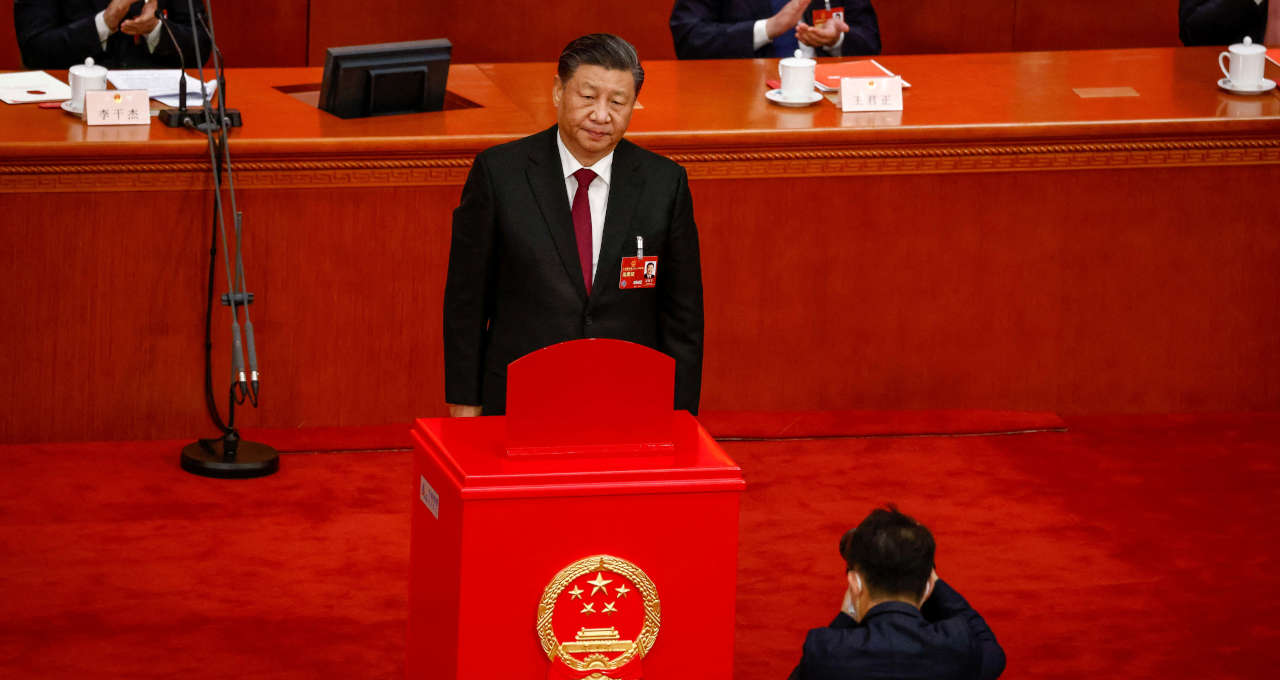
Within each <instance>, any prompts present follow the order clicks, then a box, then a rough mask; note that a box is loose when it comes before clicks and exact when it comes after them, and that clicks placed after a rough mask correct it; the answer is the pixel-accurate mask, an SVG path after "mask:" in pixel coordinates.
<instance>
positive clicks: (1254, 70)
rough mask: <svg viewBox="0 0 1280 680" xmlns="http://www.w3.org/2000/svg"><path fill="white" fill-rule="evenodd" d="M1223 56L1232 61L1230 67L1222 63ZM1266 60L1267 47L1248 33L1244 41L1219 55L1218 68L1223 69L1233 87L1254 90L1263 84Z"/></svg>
mask: <svg viewBox="0 0 1280 680" xmlns="http://www.w3.org/2000/svg"><path fill="white" fill-rule="evenodd" d="M1223 58H1226V59H1227V61H1228V62H1229V63H1230V65H1231V66H1230V68H1228V67H1227V65H1226V64H1223V63H1222V60H1223ZM1266 61H1267V48H1266V47H1264V46H1262V45H1255V44H1254V43H1253V38H1250V37H1249V36H1247V35H1246V36H1245V37H1244V41H1243V42H1238V43H1236V44H1234V45H1232V46H1230V47H1228V48H1227V51H1226V52H1223V53H1221V54H1219V55H1218V68H1220V69H1222V74H1223V75H1225V76H1226V77H1227V80H1228V81H1229V85H1230V87H1231V88H1233V89H1239V90H1254V89H1258V88H1260V87H1262V85H1263V80H1262V67H1263V66H1264V65H1265V64H1266Z"/></svg>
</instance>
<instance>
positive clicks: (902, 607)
mask: <svg viewBox="0 0 1280 680" xmlns="http://www.w3.org/2000/svg"><path fill="white" fill-rule="evenodd" d="M1004 664H1005V657H1004V650H1003V649H1001V648H1000V643H998V642H996V636H995V634H994V633H992V632H991V628H989V627H988V626H987V622H986V621H984V620H983V619H982V616H980V615H979V614H978V612H977V611H975V610H974V609H973V607H970V606H969V603H968V602H967V601H965V599H964V598H963V597H961V595H960V593H957V592H956V591H955V589H953V588H952V587H951V586H949V585H947V584H946V582H944V581H942V580H941V579H939V580H938V581H937V583H936V584H935V585H934V588H933V594H932V595H930V596H929V599H928V600H925V603H924V604H923V605H922V606H921V608H920V609H916V608H915V607H913V606H911V605H910V604H907V603H906V602H882V603H880V604H877V605H876V606H874V607H872V608H871V609H870V610H869V611H867V613H866V615H865V616H863V617H862V622H861V623H858V622H855V621H854V620H853V618H852V617H850V616H849V615H848V614H846V613H844V612H840V613H839V614H838V615H836V618H835V620H834V621H832V622H831V625H830V626H828V627H826V628H815V629H813V630H810V631H809V635H808V637H806V638H805V641H804V656H803V657H802V658H801V660H800V665H798V666H796V669H795V670H794V671H792V673H791V680H851V679H853V678H857V679H858V680H862V679H864V678H893V679H895V680H916V679H919V680H951V679H955V680H961V679H964V680H969V679H973V680H994V679H995V678H997V677H999V676H1000V674H1001V673H1002V672H1003V671H1004Z"/></svg>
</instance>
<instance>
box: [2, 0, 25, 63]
mask: <svg viewBox="0 0 1280 680" xmlns="http://www.w3.org/2000/svg"><path fill="white" fill-rule="evenodd" d="M19 68H22V55H21V54H19V53H18V34H17V33H16V32H15V31H14V29H13V3H12V2H0V70H5V69H12V70H15V71H16V70H18V69H19Z"/></svg>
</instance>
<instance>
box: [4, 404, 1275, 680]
mask: <svg viewBox="0 0 1280 680" xmlns="http://www.w3.org/2000/svg"><path fill="white" fill-rule="evenodd" d="M796 417H797V414H789V415H787V416H786V418H788V419H789V420H786V422H777V423H772V424H770V423H766V422H759V423H758V425H759V427H758V428H757V429H759V430H760V431H761V432H763V433H765V434H768V433H769V432H774V433H778V432H780V431H785V436H787V437H790V439H785V440H764V441H750V442H727V443H725V444H724V446H725V450H726V452H727V453H728V454H729V455H730V456H731V457H732V458H733V459H734V460H735V461H736V462H737V463H738V464H739V465H740V466H741V467H742V469H743V473H744V476H745V478H746V480H747V490H746V492H745V493H744V494H743V496H742V504H741V530H740V536H739V569H738V578H737V581H738V584H737V603H736V616H737V625H736V630H735V637H736V640H735V641H736V646H735V660H734V665H735V677H736V678H739V679H741V680H765V679H766V678H769V679H777V678H784V677H786V674H787V673H788V672H789V670H790V668H791V666H792V665H793V664H794V663H795V661H796V659H797V657H798V653H799V645H800V642H801V640H802V639H803V636H804V632H805V629H807V628H808V627H810V626H817V625H823V624H824V623H825V622H826V621H828V620H829V619H830V618H831V616H832V614H833V613H834V611H835V610H836V608H837V607H838V605H839V601H840V594H841V584H840V578H841V571H842V569H843V567H842V565H841V564H840V560H839V556H838V555H837V552H836V541H837V539H838V538H839V536H840V533H841V532H842V531H844V530H845V529H846V528H848V527H849V526H850V525H851V524H852V523H854V522H856V521H857V520H858V519H860V518H861V517H862V516H863V515H864V514H865V513H866V512H867V511H868V510H869V509H870V508H871V507H873V506H874V505H876V504H878V503H883V502H887V501H892V502H896V503H897V504H898V505H899V506H900V507H901V508H902V509H903V510H905V511H907V512H910V513H912V514H914V515H916V516H917V517H918V518H919V519H921V520H922V521H924V522H925V523H927V524H928V525H929V526H930V527H931V528H932V529H933V530H934V533H935V535H936V536H937V540H938V544H939V549H938V569H939V573H941V574H942V575H943V576H944V578H946V579H947V580H948V581H949V582H951V583H952V584H954V585H955V586H956V587H957V588H958V589H959V590H960V591H961V592H962V593H963V594H964V595H965V596H966V597H968V598H969V600H970V601H971V602H972V603H973V604H974V606H976V607H977V608H978V609H979V611H981V612H982V613H983V614H984V616H985V617H986V618H987V620H988V622H989V623H990V624H991V626H992V628H993V629H994V631H995V633H996V635H997V637H998V638H999V640H1000V642H1001V643H1002V644H1003V646H1004V648H1005V650H1006V652H1007V653H1008V657H1009V669H1008V671H1006V673H1005V676H1004V677H1007V678H1045V679H1047V678H1081V677H1094V678H1097V677H1117V678H1119V677H1125V678H1175V679H1176V678H1186V679H1188V680H1190V679H1191V678H1196V679H1199V678H1207V677H1212V678H1260V677H1269V676H1270V674H1271V673H1272V672H1273V669H1274V668H1275V667H1277V665H1280V644H1277V642H1280V623H1277V622H1276V621H1275V618H1274V616H1273V615H1272V609H1273V605H1272V602H1274V601H1275V600H1276V599H1277V597H1278V596H1280V585H1277V580H1276V579H1275V577H1274V564H1275V563H1276V559H1277V557H1280V548H1278V547H1277V546H1280V526H1278V525H1277V524H1276V523H1275V521H1274V514H1275V511H1276V510H1277V502H1276V493H1275V489H1276V488H1277V487H1278V486H1280V414H1233V415H1222V416H1126V417H1122V418H1108V417H1087V418H1086V417H1070V418H1066V419H1065V422H1061V423H1060V425H1065V427H1066V430H1065V431H1039V432H1032V433H1027V434H1006V435H987V436H983V435H980V434H976V433H968V434H967V435H966V436H946V433H945V432H941V431H938V430H940V429H946V428H938V427H928V425H929V423H928V422H921V416H920V415H919V414H905V415H904V416H903V420H902V424H903V425H904V426H903V427H901V428H895V427H894V422H893V420H894V419H893V418H892V417H890V415H889V414H879V415H878V416H876V417H875V418H871V417H868V418H867V420H868V421H872V420H876V419H879V421H881V425H878V426H876V427H874V428H870V429H869V430H867V431H865V432H862V436H858V437H849V436H830V435H831V433H830V432H826V431H825V430H821V428H815V430H814V431H809V430H806V429H797V427H796V426H795V423H796V422H797V421H796ZM975 417H977V416H976V415H975ZM800 418H801V420H805V419H808V421H806V422H809V423H810V424H812V423H814V422H818V423H828V424H830V423H831V422H835V420H833V419H832V418H830V417H827V416H822V415H813V414H810V415H807V416H806V415H804V414H800ZM850 419H852V420H850ZM857 419H858V415H857V414H845V415H844V416H842V417H841V418H840V419H836V420H838V421H840V422H844V423H845V424H846V425H850V424H856V421H857ZM925 420H927V419H925ZM939 422H941V421H939ZM912 423H914V424H912ZM987 424H990V423H987ZM1015 424H1016V423H1015ZM1023 424H1024V425H1025V424H1026V423H1023ZM1031 424H1033V425H1051V424H1052V423H1051V422H1048V421H1044V422H1041V421H1035V422H1032V423H1031ZM907 425H910V426H907ZM806 427H808V426H806ZM823 427H826V425H824V426H823ZM895 429H900V430H902V431H904V432H909V433H911V434H912V435H913V436H894V432H893V430H895ZM956 429H957V430H965V429H969V430H973V429H979V430H986V429H987V428H985V427H970V428H956ZM1026 429H1052V428H1047V427H1046V428H1040V427H1034V428H1026ZM1059 429H1060V428H1059ZM928 430H933V431H928ZM712 431H713V432H714V431H715V430H714V429H713V430H712ZM841 431H843V432H859V431H861V428H858V427H852V426H850V427H847V428H844V429H843V430H841ZM814 432H817V433H819V434H821V435H822V436H827V437H828V438H825V439H806V438H805V437H806V436H807V435H809V434H814ZM756 434H759V432H757V433H756ZM926 434H928V435H936V436H915V435H926ZM356 438H357V439H358V437H356ZM183 443H184V442H143V443H132V444H119V443H116V444H102V445H95V444H59V445H33V446H5V447H0V460H4V461H5V462H6V463H7V470H6V473H5V474H4V475H3V476H2V477H0V593H3V597H0V677H4V678H10V677H13V678H55V679H56V678H122V677H128V678H172V677H179V676H180V677H184V678H188V679H195V680H198V679H203V678H227V677H236V678H264V679H266V678H270V679H280V680H284V679H293V678H298V679H302V678H308V679H314V678H344V679H345V678H400V677H402V676H403V674H404V668H405V632H406V617H407V609H408V594H407V581H408V565H409V541H408V537H409V519H408V518H409V510H410V503H411V502H416V501H414V499H415V498H416V491H417V490H416V489H414V488H412V482H411V477H412V475H411V454H410V452H408V451H403V450H401V451H383V452H346V453H332V454H323V455H288V456H285V457H284V460H283V461H282V464H281V472H280V473H279V474H277V475H275V476H273V477H267V478H263V479H257V480H238V481H237V480H233V481H223V480H212V479H205V478H199V477H193V476H190V475H187V474H185V473H183V472H182V471H181V470H179V469H178V464H177V461H178V450H179V449H180V446H181V445H182V444H183ZM511 557H512V560H513V563H517V564H518V562H519V558H520V556H519V555H512V556H511ZM495 587H498V586H495ZM490 615H491V616H493V617H495V618H497V617H509V618H515V619H524V618H529V619H531V618H532V617H531V614H530V613H529V612H523V611H512V610H500V611H494V612H492V613H491V614H490ZM528 636H529V637H530V639H531V640H532V639H536V638H535V636H536V633H535V631H534V626H533V623H532V621H530V624H529V627H528ZM526 642H529V641H528V640H524V641H496V642H495V648H494V654H495V655H501V654H502V653H503V651H502V650H503V647H504V645H507V644H525V643H526ZM656 644H657V645H661V644H662V639H661V638H659V640H658V642H657V643H656ZM655 649H656V646H655Z"/></svg>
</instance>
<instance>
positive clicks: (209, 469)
mask: <svg viewBox="0 0 1280 680" xmlns="http://www.w3.org/2000/svg"><path fill="white" fill-rule="evenodd" d="M224 444H225V442H224V440H222V439H213V440H209V439H201V440H199V441H197V442H195V443H194V444H188V445H186V446H185V447H183V449H182V469H183V470H186V471H187V472H190V473H191V474H193V475H200V476H201V477H216V478H218V479H248V478H250V477H266V476H267V475H270V474H274V473H275V472H276V471H277V470H279V469H280V454H279V453H276V450H275V449H273V448H271V447H270V446H267V445H266V444H259V443H257V442H246V441H240V442H238V443H237V445H236V450H235V452H234V453H233V454H231V455H230V456H228V455H226V454H225V453H224Z"/></svg>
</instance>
